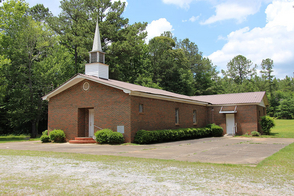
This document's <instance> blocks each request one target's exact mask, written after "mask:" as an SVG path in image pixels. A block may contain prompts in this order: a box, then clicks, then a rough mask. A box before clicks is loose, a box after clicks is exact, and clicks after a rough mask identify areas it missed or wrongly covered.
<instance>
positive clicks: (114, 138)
mask: <svg viewBox="0 0 294 196" xmlns="http://www.w3.org/2000/svg"><path fill="white" fill-rule="evenodd" d="M123 142H124V136H123V134H122V133H119V132H112V133H111V134H109V137H108V143H109V144H121V143H123Z"/></svg>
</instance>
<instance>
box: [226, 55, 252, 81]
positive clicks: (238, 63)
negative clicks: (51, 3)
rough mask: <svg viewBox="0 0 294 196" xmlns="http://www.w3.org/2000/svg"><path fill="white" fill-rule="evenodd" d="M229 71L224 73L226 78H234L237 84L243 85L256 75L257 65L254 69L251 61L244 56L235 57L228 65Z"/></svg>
mask: <svg viewBox="0 0 294 196" xmlns="http://www.w3.org/2000/svg"><path fill="white" fill-rule="evenodd" d="M227 68H228V70H227V71H226V72H225V71H223V70H222V73H223V74H224V75H225V76H228V77H230V78H232V79H233V80H234V81H235V82H236V83H237V84H242V83H243V81H244V80H245V79H248V78H250V77H251V76H253V75H254V74H256V65H255V66H254V67H252V62H251V60H249V59H247V58H246V57H244V56H242V55H238V56H235V57H234V58H233V59H232V60H231V61H230V62H228V64H227Z"/></svg>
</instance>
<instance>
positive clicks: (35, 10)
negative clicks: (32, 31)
mask: <svg viewBox="0 0 294 196" xmlns="http://www.w3.org/2000/svg"><path fill="white" fill-rule="evenodd" d="M29 14H30V15H31V16H32V18H33V19H34V20H35V21H38V22H45V21H47V20H48V19H49V18H52V17H53V14H52V13H51V12H50V11H49V9H48V8H45V7H44V5H43V4H37V5H35V6H33V7H31V8H30V9H29Z"/></svg>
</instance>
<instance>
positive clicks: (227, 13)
mask: <svg viewBox="0 0 294 196" xmlns="http://www.w3.org/2000/svg"><path fill="white" fill-rule="evenodd" d="M260 5H261V2H260V1H258V0H257V1H254V2H252V3H251V0H250V1H249V2H248V1H237V2H236V1H226V2H224V3H221V4H218V5H216V6H215V15H213V16H211V17H210V18H208V19H207V20H205V21H204V22H202V23H201V24H203V25H206V24H211V23H215V22H218V21H222V20H228V19H236V20H237V22H238V23H241V22H243V21H244V20H246V17H247V16H248V15H253V14H255V13H257V12H258V10H259V8H260Z"/></svg>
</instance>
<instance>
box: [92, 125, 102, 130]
mask: <svg viewBox="0 0 294 196" xmlns="http://www.w3.org/2000/svg"><path fill="white" fill-rule="evenodd" d="M94 127H97V128H98V129H100V130H102V128H101V127H98V126H96V125H94Z"/></svg>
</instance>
